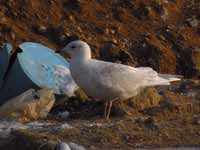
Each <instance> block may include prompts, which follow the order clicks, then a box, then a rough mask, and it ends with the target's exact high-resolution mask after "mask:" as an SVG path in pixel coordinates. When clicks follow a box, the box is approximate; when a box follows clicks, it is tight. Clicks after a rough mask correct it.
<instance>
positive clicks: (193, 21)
mask: <svg viewBox="0 0 200 150" xmlns="http://www.w3.org/2000/svg"><path fill="white" fill-rule="evenodd" d="M187 22H188V23H189V25H190V26H191V27H194V28H195V27H197V26H198V24H199V21H198V20H197V19H196V17H194V16H193V17H192V18H188V19H187Z"/></svg>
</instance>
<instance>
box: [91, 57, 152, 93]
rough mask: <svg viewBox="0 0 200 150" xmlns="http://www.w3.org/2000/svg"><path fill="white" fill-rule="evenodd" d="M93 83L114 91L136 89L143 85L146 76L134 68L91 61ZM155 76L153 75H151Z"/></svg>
mask: <svg viewBox="0 0 200 150" xmlns="http://www.w3.org/2000/svg"><path fill="white" fill-rule="evenodd" d="M91 64H92V66H91V68H93V69H91V70H92V72H91V73H90V74H91V75H92V76H93V81H95V82H99V83H98V84H101V85H102V86H104V87H108V88H109V87H110V88H112V87H115V88H116V89H121V90H123V89H128V88H131V89H133V88H138V87H140V86H142V85H143V82H144V79H145V80H147V79H146V76H147V75H146V74H145V75H144V74H143V72H140V71H138V70H137V69H136V68H134V67H130V66H126V65H122V64H116V63H110V62H103V61H98V60H93V62H92V63H91ZM153 75H155V74H153Z"/></svg>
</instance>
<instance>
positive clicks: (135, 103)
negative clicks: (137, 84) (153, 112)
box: [113, 87, 162, 115]
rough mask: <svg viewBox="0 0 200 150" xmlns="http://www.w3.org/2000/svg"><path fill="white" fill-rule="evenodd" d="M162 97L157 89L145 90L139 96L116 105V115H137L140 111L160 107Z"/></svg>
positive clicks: (114, 111)
mask: <svg viewBox="0 0 200 150" xmlns="http://www.w3.org/2000/svg"><path fill="white" fill-rule="evenodd" d="M161 100H162V96H161V95H159V93H158V91H157V90H156V89H155V88H151V87H150V88H145V89H144V90H142V91H141V92H140V94H139V95H137V96H135V97H133V98H131V99H129V100H127V101H123V102H118V103H116V104H115V105H114V110H113V113H114V114H115V115H125V114H128V115H129V114H133V113H134V114H136V113H138V112H139V111H140V110H144V109H147V108H152V107H155V106H159V104H160V102H161Z"/></svg>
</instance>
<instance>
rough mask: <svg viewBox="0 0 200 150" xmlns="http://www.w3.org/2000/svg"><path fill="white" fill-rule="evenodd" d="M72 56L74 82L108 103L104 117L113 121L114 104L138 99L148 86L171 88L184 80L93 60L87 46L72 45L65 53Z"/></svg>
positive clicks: (81, 43) (66, 48)
mask: <svg viewBox="0 0 200 150" xmlns="http://www.w3.org/2000/svg"><path fill="white" fill-rule="evenodd" d="M62 51H63V52H65V53H68V54H70V55H71V57H72V59H71V61H70V67H69V68H70V71H71V74H72V77H73V79H74V81H75V82H76V83H77V85H78V86H79V87H80V88H82V89H83V90H84V91H85V92H86V94H87V95H88V96H91V97H94V98H97V99H101V100H104V101H105V102H106V105H105V112H104V115H105V117H106V119H108V118H109V115H110V111H111V107H112V102H113V101H114V100H125V99H128V98H131V97H133V96H136V95H137V94H138V93H139V92H140V90H141V89H143V88H145V87H148V86H156V85H169V84H170V82H172V81H178V80H180V79H179V78H177V76H174V75H166V74H158V73H157V72H156V71H154V70H153V69H152V68H149V67H139V68H134V67H131V66H127V65H122V64H116V63H111V62H105V61H100V60H96V59H92V57H91V49H90V47H89V45H88V44H87V43H86V42H83V41H80V40H77V41H72V42H70V43H69V44H68V45H67V46H66V47H64V48H63V50H62Z"/></svg>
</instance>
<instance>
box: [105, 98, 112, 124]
mask: <svg viewBox="0 0 200 150" xmlns="http://www.w3.org/2000/svg"><path fill="white" fill-rule="evenodd" d="M112 103H113V101H109V105H108V112H107V115H106V120H109V117H110V112H111V109H112Z"/></svg>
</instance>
